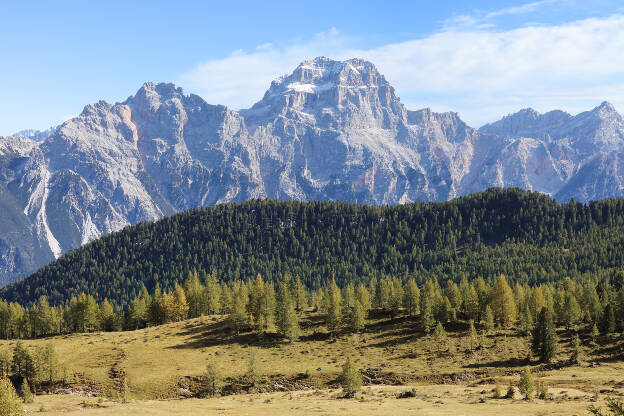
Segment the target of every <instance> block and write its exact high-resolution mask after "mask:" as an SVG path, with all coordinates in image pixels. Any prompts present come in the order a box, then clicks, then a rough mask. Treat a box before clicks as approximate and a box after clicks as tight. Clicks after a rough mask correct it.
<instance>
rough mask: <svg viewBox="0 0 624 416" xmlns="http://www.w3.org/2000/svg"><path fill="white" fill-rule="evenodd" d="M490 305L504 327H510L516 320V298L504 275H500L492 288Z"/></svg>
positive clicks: (495, 317) (495, 316)
mask: <svg viewBox="0 0 624 416" xmlns="http://www.w3.org/2000/svg"><path fill="white" fill-rule="evenodd" d="M490 305H491V306H492V312H493V313H494V319H496V320H497V321H498V322H499V324H500V325H501V326H502V327H503V328H508V327H510V326H511V325H513V323H514V322H515V321H516V318H517V310H516V300H515V298H514V294H513V291H512V290H511V288H510V287H509V284H507V279H506V278H505V276H504V275H500V276H499V278H498V280H496V283H495V284H494V287H493V288H492V294H491V300H490Z"/></svg>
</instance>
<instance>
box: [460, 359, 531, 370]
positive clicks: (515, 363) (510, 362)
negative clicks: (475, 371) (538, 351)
mask: <svg viewBox="0 0 624 416" xmlns="http://www.w3.org/2000/svg"><path fill="white" fill-rule="evenodd" d="M528 364H529V362H527V360H526V359H525V358H508V359H506V360H499V361H490V362H487V363H473V364H467V365H465V366H463V368H483V367H509V368H514V367H526V366H527V365H528Z"/></svg>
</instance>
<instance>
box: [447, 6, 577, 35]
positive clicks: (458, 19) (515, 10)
mask: <svg viewBox="0 0 624 416" xmlns="http://www.w3.org/2000/svg"><path fill="white" fill-rule="evenodd" d="M563 1H565V0H541V1H534V2H530V3H525V4H521V5H519V6H511V7H506V8H503V9H498V10H493V11H484V10H479V9H476V10H473V11H472V13H470V14H460V15H456V16H453V17H451V18H449V19H446V20H444V21H443V22H442V27H443V28H444V30H456V29H458V28H473V29H488V28H492V27H494V26H495V25H494V23H493V20H495V19H496V18H499V17H503V16H513V15H519V14H528V13H533V12H536V11H537V10H539V9H541V8H543V7H545V6H549V5H553V4H555V3H561V2H563Z"/></svg>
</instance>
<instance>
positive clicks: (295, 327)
mask: <svg viewBox="0 0 624 416" xmlns="http://www.w3.org/2000/svg"><path fill="white" fill-rule="evenodd" d="M276 312H277V313H276V325H277V329H278V332H279V334H280V335H282V336H283V337H285V338H287V339H288V340H290V341H291V342H292V341H296V340H298V339H299V336H300V335H301V329H300V328H299V319H298V318H297V312H296V311H295V302H294V300H293V296H292V290H291V284H290V278H289V277H288V276H287V275H284V278H283V279H282V281H281V282H280V284H279V288H278V291H277V308H276Z"/></svg>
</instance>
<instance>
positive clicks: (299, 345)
mask: <svg viewBox="0 0 624 416" xmlns="http://www.w3.org/2000/svg"><path fill="white" fill-rule="evenodd" d="M302 327H303V329H304V331H303V336H302V338H301V341H299V342H295V343H292V344H290V343H286V342H282V341H280V340H276V339H275V338H274V337H272V336H271V335H265V336H260V335H257V334H253V333H242V334H241V335H239V336H236V335H234V334H231V333H230V332H229V331H228V330H227V329H226V323H225V322H224V319H223V317H219V316H211V317H204V318H198V319H193V320H188V321H184V322H179V323H173V324H168V325H163V326H159V327H154V328H148V329H144V330H137V331H132V332H118V333H92V334H74V335H67V336H58V337H52V338H48V339H45V340H29V341H25V342H24V343H25V345H26V346H34V345H35V344H41V343H46V342H50V343H53V344H54V346H55V347H56V349H57V351H58V353H59V355H60V357H61V361H63V362H64V363H66V364H67V365H68V366H69V367H70V368H71V370H72V371H73V373H75V375H76V377H75V378H76V382H75V384H74V385H73V386H72V387H71V388H70V389H67V390H65V393H66V394H56V395H43V396H37V398H36V401H35V404H31V405H28V406H27V409H28V411H29V412H38V411H39V410H45V411H46V412H47V413H48V414H53V415H54V414H67V413H72V412H80V414H97V415H108V414H111V415H112V414H116V415H133V414H137V415H138V414H141V415H152V414H153V415H160V414H188V415H195V414H197V415H199V414H223V415H243V414H253V415H263V414H267V415H268V414H271V415H272V416H279V415H282V414H284V415H285V414H288V415H295V414H342V413H346V412H351V413H353V414H358V415H366V414H393V415H394V414H397V415H398V414H413V413H414V412H417V413H418V414H431V415H443V414H449V415H450V414H453V415H459V414H484V415H486V414H497V415H505V414H512V413H513V414H518V412H522V413H523V414H536V415H537V414H543V415H547V414H548V415H549V414H562V415H564V414H565V415H570V414H587V407H588V406H589V405H590V404H592V403H595V402H596V401H598V402H599V403H600V402H601V401H603V400H604V399H605V398H606V397H608V396H616V397H617V396H620V395H622V394H624V361H623V360H622V351H623V348H624V339H622V337H621V336H619V335H616V336H614V337H612V338H611V339H609V340H607V341H602V342H599V343H598V344H595V343H591V342H590V341H589V340H588V339H586V338H583V337H582V339H583V355H582V357H581V358H582V365H581V366H568V365H559V366H543V365H539V364H538V363H537V362H536V361H535V362H531V363H530V365H531V367H532V368H533V372H534V374H535V376H536V378H537V379H539V380H542V381H544V382H546V383H547V385H548V386H549V395H550V398H549V399H548V400H538V399H536V400H534V401H532V402H527V401H525V400H521V398H520V397H519V395H517V397H516V398H515V399H494V398H493V394H492V392H491V391H492V389H493V387H494V384H495V383H498V384H500V385H501V386H502V387H503V389H504V390H505V391H506V390H507V387H508V386H509V384H510V383H517V381H518V379H519V372H520V371H521V370H522V369H523V368H524V367H525V366H526V365H527V363H526V361H525V357H526V356H527V352H528V339H527V338H526V337H523V336H519V335H518V334H517V333H516V332H515V331H496V332H494V333H492V334H490V335H488V336H487V337H484V338H483V339H482V340H480V342H483V346H482V347H480V348H476V349H475V351H471V349H470V341H469V339H468V338H467V336H466V332H467V328H466V327H464V326H462V325H461V324H457V325H456V326H454V327H450V326H449V328H447V330H448V339H447V340H446V341H445V342H444V343H443V344H442V345H439V344H438V343H437V342H436V341H435V340H433V339H432V338H431V337H428V336H423V335H422V334H421V333H420V332H419V331H418V330H417V329H416V328H417V322H416V321H415V320H412V319H410V318H397V319H395V320H389V319H388V318H380V319H371V320H369V321H368V323H367V327H366V329H365V331H364V332H363V333H361V334H358V335H349V334H339V335H337V336H335V337H333V338H332V337H330V336H329V334H327V333H326V331H325V329H324V327H323V326H322V325H321V323H320V317H319V316H317V315H315V314H309V315H306V317H305V319H304V320H303V321H302ZM14 344H15V341H0V348H6V347H10V348H12V347H13V346H14ZM570 344H571V334H570V333H568V332H566V331H564V330H563V329H561V330H560V331H559V354H558V357H559V359H560V360H561V361H564V360H566V359H567V358H568V357H569V354H570ZM601 345H602V346H601ZM252 350H253V351H255V354H256V357H257V360H258V363H259V370H260V373H261V374H262V379H261V382H260V383H259V387H258V391H259V392H257V393H254V394H247V390H246V388H245V384H244V383H243V382H242V381H241V380H242V379H243V376H244V374H245V373H246V372H247V370H248V359H249V356H250V354H251V351H252ZM346 354H350V355H352V356H353V357H354V358H355V361H356V362H357V364H358V366H359V367H360V369H361V370H362V371H363V374H364V384H365V387H364V389H363V392H362V394H361V395H360V396H358V397H357V398H356V399H352V400H346V399H339V395H340V390H339V388H338V383H337V378H338V375H339V372H340V367H341V365H342V363H343V362H344V356H345V355H346ZM210 360H214V361H215V362H216V363H217V364H218V365H219V367H220V370H221V373H222V375H223V377H224V378H226V380H225V384H226V386H230V387H228V389H229V390H227V391H228V392H230V393H236V394H232V395H227V396H224V397H221V398H213V399H200V398H191V397H193V396H197V394H194V393H196V391H197V389H196V384H197V379H198V377H200V376H201V374H202V373H203V372H204V370H205V368H206V365H207V363H208V362H209V361H210ZM120 377H125V379H126V380H127V384H128V386H129V389H130V402H129V403H124V404H122V403H119V400H117V399H116V398H117V397H119V393H118V391H119V379H120ZM411 389H415V390H414V392H415V396H416V397H412V398H406V399H398V398H396V395H397V394H398V393H400V392H404V391H407V390H411ZM84 391H88V392H90V393H91V394H94V393H95V394H97V396H98V397H84V395H81V394H84ZM243 393H245V394H243Z"/></svg>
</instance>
